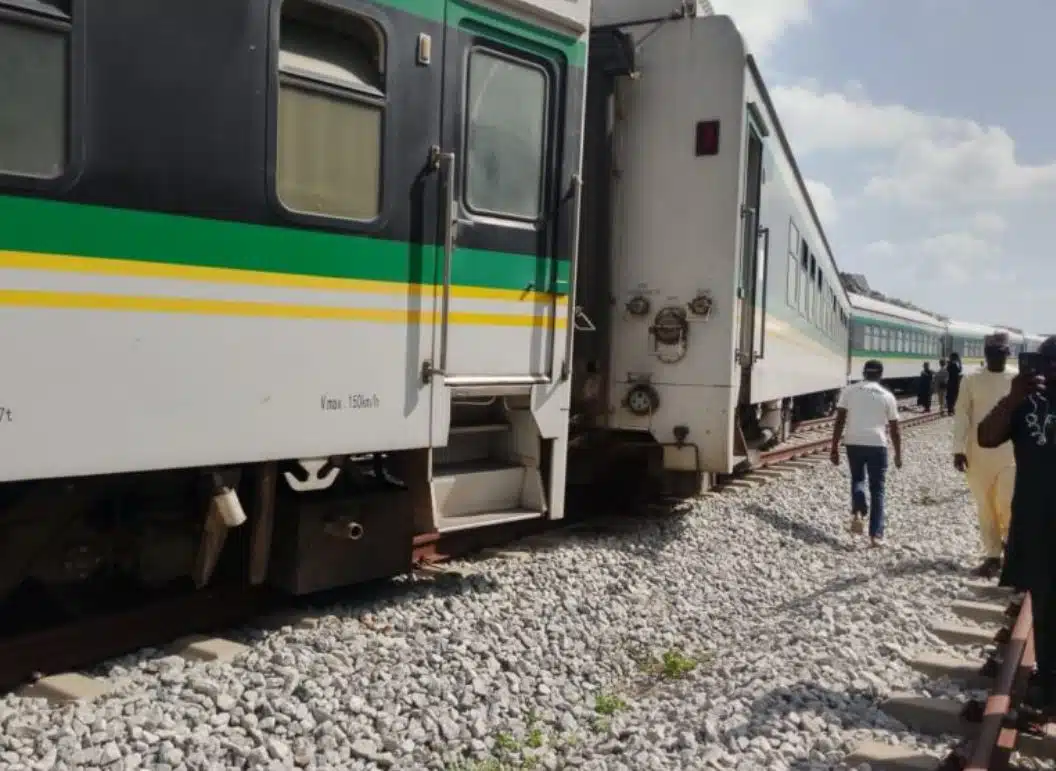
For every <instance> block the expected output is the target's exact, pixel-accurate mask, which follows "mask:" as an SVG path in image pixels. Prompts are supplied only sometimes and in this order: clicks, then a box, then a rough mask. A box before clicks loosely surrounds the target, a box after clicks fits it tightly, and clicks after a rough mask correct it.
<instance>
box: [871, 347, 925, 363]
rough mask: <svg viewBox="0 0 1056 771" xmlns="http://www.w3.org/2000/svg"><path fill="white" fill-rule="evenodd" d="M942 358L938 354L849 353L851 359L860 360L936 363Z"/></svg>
mask: <svg viewBox="0 0 1056 771" xmlns="http://www.w3.org/2000/svg"><path fill="white" fill-rule="evenodd" d="M941 356H942V354H938V353H932V354H927V353H891V352H890V351H883V352H881V351H866V350H863V349H861V348H855V349H853V350H852V351H851V357H852V358H855V357H857V358H862V359H916V360H917V361H936V360H937V359H939V358H940V357H941Z"/></svg>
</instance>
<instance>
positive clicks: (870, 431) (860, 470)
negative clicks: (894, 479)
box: [830, 359, 902, 546]
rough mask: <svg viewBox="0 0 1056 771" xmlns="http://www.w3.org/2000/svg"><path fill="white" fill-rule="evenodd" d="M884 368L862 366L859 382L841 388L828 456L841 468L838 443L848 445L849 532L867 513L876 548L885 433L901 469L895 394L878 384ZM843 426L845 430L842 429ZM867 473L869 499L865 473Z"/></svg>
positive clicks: (881, 508) (881, 507) (875, 363)
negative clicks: (849, 473) (849, 468)
mask: <svg viewBox="0 0 1056 771" xmlns="http://www.w3.org/2000/svg"><path fill="white" fill-rule="evenodd" d="M883 374H884V365H883V364H881V363H880V362H879V361H876V360H875V359H872V360H870V361H867V362H866V363H865V367H863V368H862V377H864V378H865V379H864V380H862V381H861V382H858V383H854V384H852V385H849V386H847V387H846V388H844V389H843V392H842V393H841V394H840V400H839V402H838V403H837V404H836V426H835V427H834V428H833V431H832V449H831V454H830V457H831V458H832V463H833V465H834V466H838V465H840V439H841V437H842V438H844V444H845V445H846V447H847V464H848V465H849V466H850V467H851V532H852V533H854V534H856V535H857V534H860V533H861V532H862V529H863V527H862V525H863V524H864V522H865V516H866V514H868V515H869V538H870V539H871V540H872V545H873V546H880V544H881V543H883V538H884V477H885V475H886V474H887V435H888V432H890V434H891V443H892V444H893V445H894V446H895V468H902V432H901V431H900V430H899V425H898V403H897V402H896V401H895V397H894V394H892V393H891V392H890V391H888V390H887V389H886V388H884V387H883V386H882V385H880V378H881V377H883ZM845 427H846V432H844V428H845ZM866 472H868V474H869V500H868V501H866V498H865V475H866Z"/></svg>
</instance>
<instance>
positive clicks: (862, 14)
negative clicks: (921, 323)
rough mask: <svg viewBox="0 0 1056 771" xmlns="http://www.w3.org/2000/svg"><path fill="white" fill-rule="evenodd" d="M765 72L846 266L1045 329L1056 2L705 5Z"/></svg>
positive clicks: (1054, 233)
mask: <svg viewBox="0 0 1056 771" xmlns="http://www.w3.org/2000/svg"><path fill="white" fill-rule="evenodd" d="M712 6H713V7H714V9H715V11H716V13H723V14H728V15H729V16H731V17H732V18H733V20H734V21H735V22H736V24H737V26H738V27H739V28H740V30H741V33H742V34H743V35H744V37H745V39H746V41H747V43H748V46H749V49H750V50H751V51H752V52H753V53H754V54H755V56H756V58H757V60H758V61H759V64H760V68H761V70H762V73H763V77H764V79H765V80H766V83H767V87H768V88H769V89H770V92H771V95H772V97H773V99H774V102H775V104H776V106H777V109H778V114H779V116H780V119H781V122H782V124H783V125H784V128H785V131H786V132H787V133H788V135H789V139H790V142H791V144H792V148H793V151H794V153H795V155H796V160H797V162H798V163H799V165H800V168H801V170H802V171H803V174H804V176H805V177H806V178H807V179H808V189H809V190H810V191H811V196H812V198H813V199H814V204H815V206H816V207H817V208H818V211H819V216H820V217H821V219H822V224H823V226H824V228H825V231H826V235H827V236H828V238H829V240H830V243H831V244H832V246H833V249H834V251H835V258H836V262H837V264H838V265H839V267H840V270H842V271H846V272H852V273H863V274H865V276H866V278H867V279H868V281H869V284H870V286H871V287H872V288H874V289H877V290H879V291H881V292H883V293H884V294H887V295H890V296H894V297H899V298H901V299H904V300H909V301H911V302H913V303H916V304H917V305H919V306H920V307H922V308H926V309H928V310H933V311H936V312H939V313H942V314H945V315H948V316H950V317H952V318H954V319H958V320H961V321H974V322H977V323H981V324H1002V325H1008V326H1013V327H1018V328H1022V329H1026V330H1027V331H1032V332H1037V333H1046V332H1052V333H1056V254H1054V252H1053V245H1054V244H1056V87H1054V85H1053V82H1052V79H1051V76H1050V75H1048V74H1047V73H1046V70H1050V69H1052V68H1053V67H1054V66H1056V47H1054V46H1053V42H1052V33H1051V30H1052V29H1056V0H1001V1H1000V2H995V0H985V1H984V0H712Z"/></svg>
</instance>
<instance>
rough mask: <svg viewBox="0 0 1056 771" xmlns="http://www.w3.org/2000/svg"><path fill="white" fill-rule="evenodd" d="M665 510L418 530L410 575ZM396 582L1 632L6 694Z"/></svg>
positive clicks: (74, 687)
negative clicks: (531, 541)
mask: <svg viewBox="0 0 1056 771" xmlns="http://www.w3.org/2000/svg"><path fill="white" fill-rule="evenodd" d="M937 418H938V415H936V414H927V415H915V416H907V417H904V418H903V424H904V425H906V426H907V427H912V426H916V425H921V424H924V423H927V422H931V421H933V420H936V419H937ZM823 422H824V421H812V422H811V424H809V425H808V426H807V427H806V428H804V426H802V425H801V426H800V429H799V430H798V431H797V432H796V433H795V434H794V435H793V437H792V439H791V440H790V441H788V442H786V443H785V444H784V445H783V446H781V447H778V448H775V449H774V450H772V451H770V452H768V453H766V454H764V455H763V456H762V458H761V461H760V463H759V465H758V466H757V467H756V468H754V469H752V470H751V471H750V472H748V473H746V474H739V475H737V476H736V477H731V478H727V479H722V480H719V481H718V484H716V485H715V486H714V487H713V488H712V489H711V491H709V493H707V494H712V495H714V494H720V493H723V492H726V491H727V490H730V489H731V488H737V487H742V486H754V485H757V484H765V483H767V482H768V481H771V480H774V479H780V478H781V477H783V476H785V475H786V474H788V473H792V472H794V471H795V470H796V469H798V468H799V467H801V466H802V464H804V463H810V462H812V461H813V460H820V457H821V456H820V454H821V453H823V452H824V451H826V450H827V448H828V442H829V434H828V432H827V431H825V429H824V427H823V425H822V424H823ZM829 425H830V426H831V421H829ZM810 456H814V457H813V458H811V457H810ZM658 509H659V510H660V511H661V513H662V514H663V515H666V514H668V513H669V512H670V507H669V506H667V505H664V504H658V505H653V506H649V507H647V511H646V512H645V513H644V516H637V515H636V516H627V515H615V516H612V515H609V516H605V517H589V518H576V517H570V518H569V519H568V520H563V521H558V522H540V521H527V522H518V523H513V524H510V525H500V526H495V527H492V528H486V529H477V530H466V531H456V532H454V533H449V534H444V535H440V536H438V535H435V534H434V535H427V536H420V537H417V538H416V539H415V541H414V550H413V563H414V565H415V566H416V567H415V570H414V572H413V573H412V577H413V578H415V579H417V580H422V579H425V580H432V579H433V578H434V577H435V576H437V575H438V574H442V573H443V568H442V566H441V563H443V562H444V561H446V560H448V559H454V558H457V557H463V556H467V555H469V554H472V553H474V552H480V551H482V550H485V549H491V550H493V552H494V553H502V547H504V546H506V547H509V546H510V545H511V544H513V543H514V542H516V541H522V540H524V539H530V538H539V537H542V538H546V539H555V538H556V539H559V538H561V537H562V536H563V535H567V534H572V533H575V532H578V531H582V530H584V529H598V528H617V529H626V528H628V527H634V526H637V524H638V523H639V522H641V521H642V519H643V518H645V519H650V518H652V517H650V516H649V512H653V514H654V516H655V513H656V511H657V510H658ZM393 586H394V584H393V582H391V581H379V582H374V583H372V584H367V585H361V586H354V587H349V588H347V589H341V590H334V591H331V592H324V593H321V594H319V595H313V596H309V597H306V598H290V597H289V596H287V595H282V594H279V593H277V592H274V591H272V590H269V589H268V588H266V587H262V586H249V585H235V586H220V587H217V588H215V589H206V590H202V591H197V592H191V593H185V594H180V595H176V596H172V597H170V598H167V599H160V600H157V601H155V602H151V603H150V604H149V605H146V606H144V607H138V608H135V609H130V610H127V611H124V612H118V613H108V614H105V615H99V616H94V617H89V618H85V619H82V620H77V621H74V622H71V623H67V624H63V625H61V626H56V627H53V628H48V629H45V630H43V631H34V632H29V633H26V634H18V635H12V636H7V637H3V638H0V691H10V690H12V689H16V688H22V689H23V692H24V693H26V694H31V695H40V696H44V697H47V698H50V699H52V700H59V701H64V700H75V699H79V698H85V697H91V696H94V695H97V694H98V693H99V692H101V690H103V689H105V686H104V685H102V684H100V682H98V681H96V680H94V679H93V678H90V677H86V676H83V675H79V674H73V672H76V671H77V670H83V669H85V668H88V667H92V666H93V665H95V664H97V663H99V662H101V661H104V660H107V659H112V658H115V657H118V656H121V655H123V654H125V653H128V652H131V651H134V650H138V649H141V648H146V647H160V648H164V649H167V650H169V651H171V652H174V653H176V654H177V655H182V656H184V657H186V658H188V659H192V660H216V659H223V658H226V657H229V656H234V655H237V654H238V653H240V652H241V651H242V650H243V647H244V646H241V645H240V644H238V643H237V642H235V641H233V640H231V639H229V638H226V637H206V636H202V634H203V633H209V632H212V631H215V630H225V629H232V628H236V627H239V626H240V625H245V624H249V625H252V626H257V627H262V628H267V627H274V626H275V625H285V624H290V623H292V624H303V623H310V621H309V619H310V618H312V617H313V615H314V613H315V610H316V609H318V608H319V607H323V606H326V605H328V604H333V603H335V602H338V601H344V602H348V601H353V602H355V601H358V600H361V599H362V600H364V601H366V600H369V599H371V598H372V597H376V596H378V594H379V593H385V592H392V591H399V590H398V589H395V590H394V588H393Z"/></svg>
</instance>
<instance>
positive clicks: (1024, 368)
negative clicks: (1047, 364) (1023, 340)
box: [1019, 351, 1042, 375]
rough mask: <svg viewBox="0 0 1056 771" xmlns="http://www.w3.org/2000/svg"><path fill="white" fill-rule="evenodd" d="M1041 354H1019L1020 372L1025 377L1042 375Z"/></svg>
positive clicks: (1035, 352) (1027, 352)
mask: <svg viewBox="0 0 1056 771" xmlns="http://www.w3.org/2000/svg"><path fill="white" fill-rule="evenodd" d="M1041 370H1042V367H1041V354H1040V353H1038V352H1037V351H1022V352H1020V354H1019V371H1020V372H1021V373H1023V374H1024V375H1037V374H1040V373H1041Z"/></svg>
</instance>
